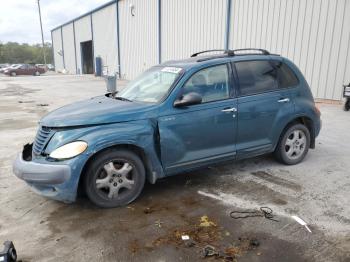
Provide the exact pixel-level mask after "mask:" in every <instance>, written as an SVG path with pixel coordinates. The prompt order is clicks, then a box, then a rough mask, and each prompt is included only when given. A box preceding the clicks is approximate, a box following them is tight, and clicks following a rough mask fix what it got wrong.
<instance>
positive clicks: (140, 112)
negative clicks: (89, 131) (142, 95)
mask: <svg viewBox="0 0 350 262" xmlns="http://www.w3.org/2000/svg"><path fill="white" fill-rule="evenodd" d="M153 108H154V105H153V104H148V103H139V102H128V101H121V100H117V99H112V98H109V97H107V96H98V97H93V98H90V99H87V100H83V101H80V102H75V103H73V104H70V105H66V106H63V107H61V108H58V109H56V110H54V111H52V112H50V113H49V114H47V115H46V116H44V117H43V118H42V119H41V120H40V122H39V123H40V125H42V126H47V127H71V126H84V125H97V124H110V123H117V122H126V121H133V120H139V119H145V118H149V117H152V115H153V114H152V109H153Z"/></svg>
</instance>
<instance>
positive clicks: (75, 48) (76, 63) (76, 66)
mask: <svg viewBox="0 0 350 262" xmlns="http://www.w3.org/2000/svg"><path fill="white" fill-rule="evenodd" d="M73 37H74V58H75V74H78V61H77V44H76V40H75V23H74V21H73Z"/></svg>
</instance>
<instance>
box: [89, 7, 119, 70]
mask: <svg viewBox="0 0 350 262" xmlns="http://www.w3.org/2000/svg"><path fill="white" fill-rule="evenodd" d="M116 19H117V18H116V6H115V4H114V5H110V6H108V7H105V8H103V9H101V10H99V11H97V12H96V13H93V14H92V24H93V32H94V56H95V57H97V56H100V57H101V58H102V66H108V73H115V72H117V71H118V68H117V66H118V52H117V43H116V42H117V33H116V32H117V29H116Z"/></svg>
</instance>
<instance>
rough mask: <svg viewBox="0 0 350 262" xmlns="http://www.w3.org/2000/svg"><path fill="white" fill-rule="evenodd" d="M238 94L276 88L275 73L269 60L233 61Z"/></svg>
mask: <svg viewBox="0 0 350 262" xmlns="http://www.w3.org/2000/svg"><path fill="white" fill-rule="evenodd" d="M235 65H236V70H237V75H238V81H239V87H240V88H239V89H240V92H239V93H240V95H252V94H258V93H263V92H267V91H273V90H277V89H278V82H277V74H276V70H275V68H274V67H273V66H272V64H271V63H270V62H269V61H263V60H259V61H243V62H237V63H235Z"/></svg>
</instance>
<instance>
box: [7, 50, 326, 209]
mask: <svg viewBox="0 0 350 262" xmlns="http://www.w3.org/2000/svg"><path fill="white" fill-rule="evenodd" d="M212 51H216V52H215V53H211V54H209V52H212ZM247 51H248V52H247ZM219 52H220V53H219ZM320 128H321V120H320V111H319V109H318V108H317V107H316V105H315V102H314V99H313V96H312V94H311V91H310V88H309V86H308V84H307V82H306V80H305V78H304V77H303V75H302V73H301V72H300V71H299V69H298V68H297V67H296V66H295V65H294V64H293V63H292V62H291V61H289V60H288V59H286V58H283V57H281V56H278V55H274V54H270V53H269V52H268V51H266V50H262V49H248V50H247V49H239V50H208V51H204V52H199V53H196V54H193V55H192V56H191V58H189V59H185V60H177V61H168V62H165V63H163V64H160V65H157V66H154V67H152V68H150V69H149V70H147V71H145V72H144V73H143V74H142V75H141V76H140V77H138V78H136V79H135V80H133V81H131V82H130V83H129V84H128V85H127V86H126V87H125V88H124V89H123V90H122V91H120V92H118V93H117V94H111V93H108V94H106V95H102V96H98V97H94V98H91V99H88V100H85V101H81V102H76V103H73V104H71V105H67V106H64V107H61V108H59V109H57V110H55V111H53V112H51V113H49V114H47V115H46V116H45V117H43V118H42V119H41V120H40V123H39V129H38V132H37V135H36V137H35V140H34V142H33V143H32V144H27V145H25V146H24V148H23V151H22V152H21V153H20V154H18V156H17V158H16V160H15V161H14V164H13V170H14V173H15V174H16V176H17V177H19V178H20V179H23V180H24V181H26V182H27V183H28V184H29V185H30V186H31V187H32V188H33V190H34V191H36V192H38V193H39V194H41V195H44V196H46V197H49V198H52V199H56V200H60V201H64V202H73V201H75V199H76V196H77V191H78V188H81V189H83V190H84V191H85V193H86V195H87V196H88V198H89V199H90V200H91V201H92V202H93V203H94V204H96V205H97V206H100V207H106V208H108V207H117V206H122V205H127V204H128V203H130V202H132V201H133V200H135V199H136V198H137V197H138V196H139V195H140V193H141V191H142V189H143V187H144V184H145V181H146V180H148V181H149V182H150V183H152V184H153V183H155V182H156V181H157V180H158V179H160V178H164V177H167V176H171V175H175V174H178V173H184V172H188V171H191V170H194V169H197V168H203V167H206V166H208V165H213V164H216V163H218V162H221V161H227V160H237V159H244V158H250V157H254V156H257V155H262V154H267V153H273V154H274V155H275V156H276V159H277V160H278V161H280V162H282V163H283V164H286V165H294V164H298V163H299V162H301V161H302V160H303V159H304V158H305V156H306V154H307V153H308V150H309V148H315V139H316V137H317V135H318V134H319V132H320Z"/></svg>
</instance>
